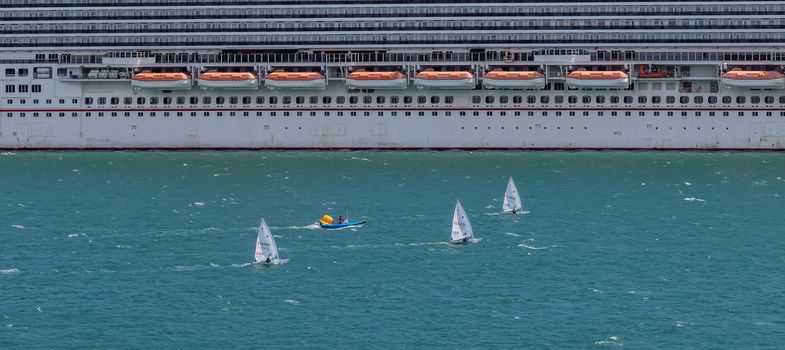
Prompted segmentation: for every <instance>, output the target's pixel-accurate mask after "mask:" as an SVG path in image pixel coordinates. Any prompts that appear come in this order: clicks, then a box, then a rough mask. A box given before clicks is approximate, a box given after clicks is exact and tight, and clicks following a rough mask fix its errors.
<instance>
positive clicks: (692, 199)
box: [684, 197, 706, 202]
mask: <svg viewBox="0 0 785 350" xmlns="http://www.w3.org/2000/svg"><path fill="white" fill-rule="evenodd" d="M684 200H685V201H687V202H705V201H706V200H705V199H700V198H695V197H687V198H684Z"/></svg>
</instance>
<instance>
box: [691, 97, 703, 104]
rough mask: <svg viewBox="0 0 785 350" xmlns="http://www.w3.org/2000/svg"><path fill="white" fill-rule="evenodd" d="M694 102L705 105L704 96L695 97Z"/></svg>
mask: <svg viewBox="0 0 785 350" xmlns="http://www.w3.org/2000/svg"><path fill="white" fill-rule="evenodd" d="M692 101H693V102H694V103H703V96H695V97H694V98H693V99H692Z"/></svg>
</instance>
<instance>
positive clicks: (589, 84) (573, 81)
mask: <svg viewBox="0 0 785 350" xmlns="http://www.w3.org/2000/svg"><path fill="white" fill-rule="evenodd" d="M567 85H569V86H570V87H572V88H579V89H592V88H596V89H624V88H627V87H629V86H630V76H629V75H628V74H627V73H625V72H622V71H620V70H612V71H590V70H586V69H583V68H581V69H578V70H576V71H573V72H571V73H569V74H567Z"/></svg>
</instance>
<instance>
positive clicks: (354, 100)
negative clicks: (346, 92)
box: [349, 96, 360, 105]
mask: <svg viewBox="0 0 785 350" xmlns="http://www.w3.org/2000/svg"><path fill="white" fill-rule="evenodd" d="M359 101H360V99H359V98H357V96H349V103H351V104H353V105H355V104H357V102H359Z"/></svg>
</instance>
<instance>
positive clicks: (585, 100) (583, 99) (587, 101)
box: [581, 96, 591, 104]
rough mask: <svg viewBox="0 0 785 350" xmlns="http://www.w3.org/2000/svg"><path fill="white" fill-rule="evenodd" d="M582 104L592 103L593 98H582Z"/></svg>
mask: <svg viewBox="0 0 785 350" xmlns="http://www.w3.org/2000/svg"><path fill="white" fill-rule="evenodd" d="M581 102H583V103H584V104H589V103H591V96H583V97H581Z"/></svg>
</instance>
